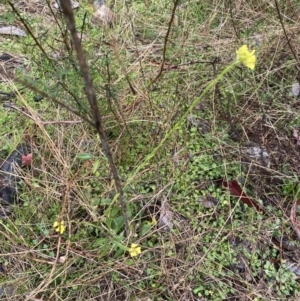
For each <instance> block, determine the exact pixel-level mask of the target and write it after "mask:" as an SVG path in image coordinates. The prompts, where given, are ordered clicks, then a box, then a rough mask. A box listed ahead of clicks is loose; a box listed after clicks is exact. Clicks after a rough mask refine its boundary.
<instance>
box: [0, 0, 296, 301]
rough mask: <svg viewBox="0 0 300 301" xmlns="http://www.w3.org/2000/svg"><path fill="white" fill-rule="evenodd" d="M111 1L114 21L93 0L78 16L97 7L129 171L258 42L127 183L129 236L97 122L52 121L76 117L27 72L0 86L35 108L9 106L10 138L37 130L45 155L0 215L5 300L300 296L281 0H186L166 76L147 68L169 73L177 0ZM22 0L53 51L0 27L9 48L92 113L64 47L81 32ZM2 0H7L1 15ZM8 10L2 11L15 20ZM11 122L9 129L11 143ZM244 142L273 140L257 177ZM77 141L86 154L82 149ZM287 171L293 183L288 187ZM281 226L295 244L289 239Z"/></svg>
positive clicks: (97, 70) (104, 96)
mask: <svg viewBox="0 0 300 301" xmlns="http://www.w3.org/2000/svg"><path fill="white" fill-rule="evenodd" d="M109 4H111V5H113V10H114V12H115V14H116V20H117V21H116V26H115V27H113V28H106V29H104V30H102V29H99V28H95V27H94V26H92V25H90V24H89V22H90V19H91V14H92V13H93V7H92V6H91V5H90V4H87V3H86V1H83V2H82V3H81V7H80V9H79V10H78V11H76V18H77V22H78V26H79V27H80V26H81V25H82V22H81V21H80V20H83V17H84V13H85V12H87V13H88V14H87V18H86V19H85V27H84V29H83V33H84V38H85V41H84V42H83V47H84V49H85V51H86V54H87V59H88V60H89V63H90V66H91V74H92V76H93V78H94V83H95V88H96V90H97V96H98V98H99V105H100V108H101V111H102V112H103V120H104V123H105V127H106V131H107V135H108V137H109V139H110V143H111V145H110V146H111V149H112V151H113V156H114V159H115V162H116V164H117V166H118V168H119V173H120V177H121V179H122V181H123V183H124V184H125V183H126V181H127V179H128V177H130V175H132V174H133V173H134V171H135V170H136V168H137V167H138V166H140V164H141V162H143V160H144V159H145V157H146V156H147V154H149V153H150V152H151V150H152V149H153V148H154V147H155V146H156V145H157V144H158V143H159V141H160V140H161V139H162V137H163V136H164V134H165V133H166V132H167V131H168V130H169V129H170V128H172V127H173V126H174V124H175V122H176V121H177V120H178V118H180V116H181V114H182V113H183V112H184V111H185V110H186V109H187V107H188V106H189V105H190V104H191V102H192V101H193V100H194V99H195V97H199V95H200V93H201V91H202V90H203V89H204V87H206V85H207V83H208V82H210V81H211V80H212V79H213V78H215V77H216V75H217V74H218V73H219V72H220V71H221V70H223V69H224V68H225V67H226V66H227V65H228V64H229V63H230V62H231V61H232V60H233V59H234V58H235V50H236V49H237V47H239V46H240V45H242V44H247V45H249V47H251V48H255V50H256V54H257V59H258V63H257V66H256V69H255V72H254V73H251V72H250V71H247V70H245V68H242V67H237V68H236V69H235V70H233V71H232V72H231V73H230V74H229V75H227V76H226V78H224V80H223V81H222V82H220V83H219V84H218V85H217V86H216V87H215V88H214V90H213V91H212V92H211V94H210V95H207V96H206V98H205V99H203V100H202V101H201V102H200V103H199V105H198V106H197V108H196V109H195V110H194V111H193V116H194V118H196V120H197V124H196V123H193V122H189V121H187V122H186V124H184V125H183V126H182V127H181V129H180V130H179V131H178V132H176V134H174V135H173V136H172V137H170V139H168V140H167V141H166V143H165V145H164V147H163V149H161V150H159V151H158V152H157V154H156V156H155V158H154V159H153V160H151V161H150V162H149V164H147V165H146V166H145V168H144V169H142V170H141V171H140V172H139V173H138V175H137V176H136V178H135V179H134V180H133V181H132V183H131V184H130V185H129V186H128V187H127V188H126V189H125V197H126V201H127V204H128V210H129V217H130V218H129V219H130V229H131V233H130V235H129V237H124V231H123V230H124V229H123V226H122V216H121V214H120V210H119V206H118V204H117V203H116V202H112V200H113V199H114V196H115V187H114V182H113V179H112V176H111V174H110V171H109V166H108V163H107V160H106V158H105V156H104V154H103V152H102V149H101V145H100V143H99V139H98V137H97V136H96V135H95V133H94V131H93V129H92V128H91V127H90V126H88V125H87V124H86V123H84V122H82V123H76V124H45V123H43V122H45V121H66V120H67V121H74V120H78V119H79V118H78V117H77V116H75V115H74V114H71V113H69V112H67V111H66V110H65V109H63V108H62V107H61V106H59V105H57V104H55V103H51V102H50V101H49V100H47V99H44V100H43V101H42V102H40V103H35V102H34V101H33V100H32V99H33V94H34V92H30V91H28V90H25V91H23V90H21V87H20V86H19V85H17V84H16V83H13V82H6V83H1V89H0V90H6V91H10V90H17V91H19V92H20V93H19V94H18V96H17V98H16V99H14V100H12V101H13V102H14V104H15V105H16V106H17V107H20V108H21V107H22V108H24V112H26V113H27V115H29V116H30V118H28V116H25V115H24V114H21V113H20V112H16V111H9V113H8V112H7V109H6V108H1V110H0V114H1V115H0V116H3V120H4V118H6V121H5V120H4V121H2V123H1V126H2V128H3V130H2V134H3V135H2V136H3V138H2V144H3V146H5V147H7V148H9V149H13V148H14V147H15V146H16V145H17V144H18V143H19V141H22V140H24V139H25V140H29V141H30V143H31V144H32V146H33V149H34V163H33V166H32V168H31V169H30V170H23V171H22V173H21V177H22V180H23V181H22V190H21V191H22V193H21V195H20V199H21V200H22V201H21V202H20V203H19V204H17V205H16V206H15V207H14V214H13V215H12V216H10V217H9V218H8V219H6V220H3V221H1V224H0V239H1V246H0V254H1V259H0V268H1V270H0V272H1V274H0V299H1V298H2V299H3V300H44V301H45V300H55V301H56V300H57V301H58V300H128V301H129V300H130V301H133V300H136V301H150V300H151V301H156V300H157V301H159V300H182V301H183V300H201V301H203V300H298V298H299V294H298V291H299V285H298V282H297V281H296V280H295V279H294V276H295V273H293V272H291V270H290V269H289V268H288V267H287V265H288V264H289V263H290V262H291V261H294V262H298V261H299V254H298V253H299V252H298V248H299V243H298V242H297V239H296V238H295V235H294V232H293V230H292V227H291V225H290V222H289V213H290V208H291V205H292V203H293V202H294V198H295V197H297V195H295V193H293V192H292V188H295V189H297V183H298V177H299V168H298V165H299V162H300V158H299V155H298V146H297V145H296V142H295V139H294V138H293V137H292V130H293V128H298V127H299V117H300V116H299V113H298V112H297V108H298V106H299V103H298V97H291V96H289V93H290V90H291V85H292V84H293V83H294V82H296V81H297V80H298V79H299V74H298V67H299V64H298V62H297V61H296V60H295V58H294V57H293V55H292V52H291V49H290V46H289V44H288V43H287V40H286V37H285V35H284V32H283V28H282V26H281V24H280V22H279V18H278V15H277V12H276V9H275V5H274V3H273V2H270V1H256V0H252V1H243V0H239V1H235V2H234V3H232V4H230V5H229V4H228V3H227V1H224V0H218V1H216V0H214V1H210V2H209V1H207V2H206V3H205V2H204V1H187V2H185V3H182V4H181V5H180V6H179V7H178V8H177V10H176V16H175V19H174V24H172V27H171V31H170V36H169V40H168V43H167V45H166V47H167V48H166V61H165V70H164V71H163V73H162V75H161V76H160V78H159V79H158V80H157V81H156V82H155V84H151V81H152V80H153V79H154V78H155V77H156V76H157V74H158V72H159V68H160V64H161V58H162V53H163V49H164V47H165V36H166V33H167V30H168V26H169V20H170V17H171V12H172V3H167V2H166V1H153V2H150V1H149V6H148V7H147V1H145V2H143V1H134V2H132V3H128V4H126V3H125V1H115V2H114V3H113V2H111V3H109ZM16 7H18V9H20V10H21V11H22V12H23V13H24V16H25V19H26V22H28V24H30V26H31V27H32V29H33V32H34V33H35V34H36V36H38V37H39V38H38V40H40V41H41V42H40V43H41V45H42V46H43V48H44V49H45V53H47V55H48V56H49V58H50V60H52V62H54V63H55V64H54V65H53V66H51V64H50V63H49V61H47V59H46V58H45V57H44V55H43V54H41V52H40V51H39V50H38V48H37V47H36V46H35V47H32V46H30V45H32V44H33V41H32V40H30V39H29V38H28V39H27V40H23V41H21V40H20V39H19V38H14V37H7V36H5V37H3V36H0V42H1V43H2V45H0V53H1V52H9V53H11V54H14V55H16V56H18V57H21V56H22V57H23V56H24V55H26V58H27V60H28V62H29V63H28V64H27V65H26V70H27V73H28V74H26V76H28V77H29V78H35V80H36V84H37V86H38V87H39V89H43V90H44V91H46V92H47V93H49V94H51V96H54V97H56V98H57V99H59V100H60V101H63V102H64V103H66V104H68V105H69V106H72V108H74V109H75V110H78V111H80V110H82V111H80V112H82V113H83V114H85V116H87V117H89V116H88V113H86V111H85V110H86V103H87V102H86V100H85V95H84V93H83V92H82V91H83V88H82V83H81V79H80V77H79V76H78V72H77V71H74V68H73V65H72V64H73V63H74V62H75V59H74V57H73V55H69V54H68V50H67V49H66V47H65V45H68V46H70V47H71V42H70V41H69V40H68V39H67V42H66V43H67V44H64V42H63V38H62V36H61V33H60V30H59V28H58V26H57V22H59V24H63V23H62V21H61V16H60V15H59V14H57V15H55V16H56V18H57V19H56V20H55V18H54V16H53V15H52V13H51V12H50V10H49V8H47V6H46V5H45V4H44V3H41V1H37V0H35V1H26V2H24V1H17V2H16ZM7 9H8V6H7V5H5V4H1V5H0V13H1V12H3V11H4V12H6V11H7ZM280 9H281V13H282V16H283V20H284V24H285V27H286V30H287V33H288V36H289V39H290V45H292V47H293V51H294V52H295V53H296V54H298V53H299V50H300V48H299V47H298V45H300V43H299V42H300V41H299V36H300V35H299V26H297V24H298V22H299V18H300V6H299V4H298V3H297V1H296V0H295V1H292V0H289V1H287V3H281V4H280ZM7 14H8V15H7V19H5V22H7V23H9V24H10V23H11V24H14V25H19V26H20V24H21V22H20V21H18V20H14V18H13V17H12V16H13V14H12V13H10V12H7ZM16 19H17V18H16ZM5 22H4V23H5ZM1 23H2V22H1ZM40 32H43V33H44V35H41V36H39V34H40ZM43 37H44V40H43ZM25 52H26V53H25ZM57 55H58V56H57ZM53 57H55V58H53ZM20 72H22V70H21V71H20V70H19V73H20ZM126 77H127V79H126ZM36 78H38V79H36ZM128 79H129V81H130V83H131V84H132V86H133V88H134V89H135V91H136V94H133V93H132V92H131V89H130V87H129V84H128V81H127V80H128ZM59 82H62V83H65V86H66V87H67V89H63V88H62V85H59ZM16 85H17V86H16ZM72 95H75V96H76V97H77V99H78V100H79V102H80V103H81V104H82V108H80V107H79V106H78V104H76V103H75V102H74V98H73V96H72ZM4 116H6V117H4ZM7 116H8V117H7ZM195 124H196V125H195ZM20 128H21V129H22V130H20ZM5 133H13V138H12V139H10V140H9V141H8V140H7V138H6V136H4V134H5ZM246 142H251V143H254V144H255V145H257V146H260V145H263V146H264V147H265V148H266V150H267V152H268V153H269V155H270V160H271V164H270V166H268V167H267V168H264V167H263V166H260V168H258V169H256V172H257V173H255V174H253V168H252V169H247V168H245V164H243V163H242V161H243V160H245V159H244V157H243V154H242V149H243V148H247V147H248V146H247V145H245V143H246ZM3 149H4V148H3ZM82 154H85V155H86V156H87V154H88V156H89V159H87V160H82V159H79V158H78V156H80V155H82ZM251 164H252V165H255V164H258V165H263V163H262V164H261V163H259V162H252V163H251ZM214 165H215V166H214ZM257 170H258V171H257ZM220 178H221V179H222V178H223V179H228V180H231V179H237V178H242V181H243V182H244V186H245V189H246V190H247V193H249V195H251V196H253V197H254V198H256V199H257V200H260V201H261V203H262V205H263V206H264V207H265V208H267V210H268V212H269V214H268V215H267V216H262V215H260V214H258V213H257V212H255V210H254V209H253V208H246V207H244V206H243V205H242V204H241V201H237V200H236V199H234V198H232V197H230V195H229V192H228V191H226V190H224V189H222V187H219V186H218V184H217V180H220ZM284 183H285V184H286V185H288V186H289V187H292V188H291V189H290V191H289V192H288V193H286V192H284V189H283V184H284ZM294 192H295V191H294ZM200 197H202V198H206V199H208V198H214V199H217V200H219V205H218V206H214V207H212V208H204V207H203V206H202V205H201V203H200V202H199V198H200ZM166 199H167V200H168V202H169V205H170V208H171V209H170V210H171V211H172V221H173V224H174V225H173V229H172V230H171V231H169V232H168V231H162V229H161V227H160V226H161V224H160V226H159V224H155V222H153V219H156V220H157V221H158V222H159V221H161V211H162V207H163V205H162V204H163V200H166ZM59 218H62V219H63V220H65V222H66V224H67V231H66V233H64V234H63V235H61V236H60V235H58V234H57V233H55V232H54V230H53V229H52V224H53V222H54V221H55V220H57V219H59ZM119 225H120V227H119ZM275 237H276V238H278V239H279V241H280V240H281V245H280V243H279V244H278V245H276V241H275V239H274V238H275ZM285 239H287V240H288V241H289V242H290V243H293V244H295V245H296V248H294V249H293V250H292V251H286V249H285V248H284V247H283V243H282V241H283V240H285ZM131 243H137V244H138V245H140V246H141V247H142V254H140V255H139V256H138V257H136V258H133V259H132V258H130V256H129V253H128V252H127V251H125V250H124V248H123V249H122V247H120V244H121V245H123V246H130V244H131ZM283 261H285V262H286V265H284V264H283Z"/></svg>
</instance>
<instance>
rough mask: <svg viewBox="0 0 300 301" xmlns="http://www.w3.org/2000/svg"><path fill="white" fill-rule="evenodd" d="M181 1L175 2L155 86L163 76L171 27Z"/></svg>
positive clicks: (176, 0)
mask: <svg viewBox="0 0 300 301" xmlns="http://www.w3.org/2000/svg"><path fill="white" fill-rule="evenodd" d="M179 1H180V0H175V1H174V6H173V10H172V15H171V19H170V22H169V26H168V30H167V33H166V36H165V42H164V50H163V59H162V62H161V65H160V70H159V72H158V74H157V76H156V77H155V78H154V80H153V81H152V84H154V83H155V82H156V81H157V80H158V79H159V78H160V76H161V74H162V72H163V70H164V64H165V61H166V52H167V44H168V40H169V35H170V32H171V27H172V24H173V21H174V18H175V11H176V8H177V6H178V3H179Z"/></svg>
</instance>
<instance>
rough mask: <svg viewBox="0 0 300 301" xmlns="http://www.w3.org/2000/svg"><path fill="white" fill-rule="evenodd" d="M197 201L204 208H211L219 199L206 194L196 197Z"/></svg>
mask: <svg viewBox="0 0 300 301" xmlns="http://www.w3.org/2000/svg"><path fill="white" fill-rule="evenodd" d="M198 202H199V203H201V204H202V205H203V207H204V208H213V207H216V206H217V205H218V203H219V201H218V200H217V199H216V198H214V197H212V196H207V197H205V198H204V197H200V198H199V199H198Z"/></svg>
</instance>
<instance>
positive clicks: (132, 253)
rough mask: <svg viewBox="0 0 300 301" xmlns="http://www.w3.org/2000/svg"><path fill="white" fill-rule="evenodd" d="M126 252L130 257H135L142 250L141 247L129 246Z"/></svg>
mask: <svg viewBox="0 0 300 301" xmlns="http://www.w3.org/2000/svg"><path fill="white" fill-rule="evenodd" d="M128 252H129V254H130V256H131V257H136V256H138V255H139V254H140V253H141V252H142V250H141V247H138V245H137V244H131V246H130V248H129V249H128Z"/></svg>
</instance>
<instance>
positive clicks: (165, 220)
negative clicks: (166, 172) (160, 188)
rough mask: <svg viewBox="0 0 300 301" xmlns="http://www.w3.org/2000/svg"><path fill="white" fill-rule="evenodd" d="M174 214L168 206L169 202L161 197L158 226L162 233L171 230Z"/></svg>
mask: <svg viewBox="0 0 300 301" xmlns="http://www.w3.org/2000/svg"><path fill="white" fill-rule="evenodd" d="M173 218H174V213H173V211H172V208H171V206H170V204H169V200H168V199H167V198H166V197H165V196H163V201H162V203H161V207H160V216H159V221H158V226H159V228H160V229H161V230H163V231H170V230H171V229H172V228H173Z"/></svg>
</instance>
